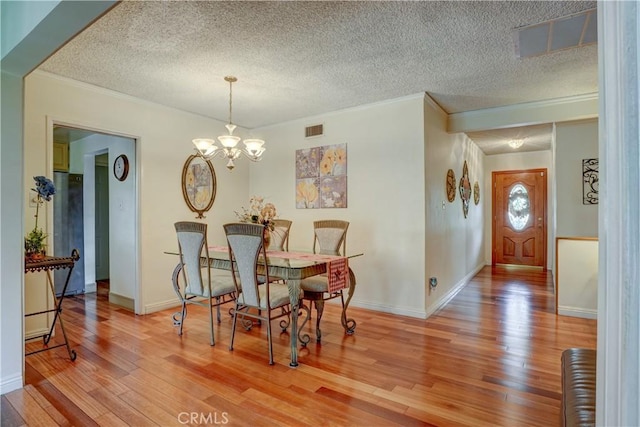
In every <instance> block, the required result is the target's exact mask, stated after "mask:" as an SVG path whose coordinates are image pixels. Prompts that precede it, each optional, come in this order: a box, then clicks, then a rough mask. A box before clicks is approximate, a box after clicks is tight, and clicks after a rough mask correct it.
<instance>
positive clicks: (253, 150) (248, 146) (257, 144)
mask: <svg viewBox="0 0 640 427" xmlns="http://www.w3.org/2000/svg"><path fill="white" fill-rule="evenodd" d="M224 80H225V81H227V82H229V123H228V124H226V125H225V127H226V128H227V131H229V134H228V135H221V136H219V137H218V141H220V145H222V147H218V146H217V145H216V141H215V140H213V139H209V138H196V139H194V140H193V145H195V146H196V150H197V151H198V154H199V155H200V156H201V157H202V158H204V159H205V160H210V159H213V158H214V157H216V156H218V157H222V158H226V159H228V162H227V169H229V170H232V169H233V168H234V167H235V166H236V165H235V164H234V163H233V161H234V160H235V159H237V158H238V157H240V154H244V155H245V156H247V157H248V158H249V160H251V161H254V162H257V161H259V160H261V159H262V153H264V151H265V150H266V148H265V147H264V141H263V140H261V139H245V140H244V141H243V142H244V148H237V147H236V145H238V142H240V139H241V138H240V137H239V136H235V135H233V131H234V130H235V128H236V125H234V124H233V121H232V120H231V111H232V105H233V104H232V99H233V97H232V94H233V93H232V89H231V88H232V85H233V83H235V82H237V81H238V79H237V78H235V77H233V76H227V77H225V78H224Z"/></svg>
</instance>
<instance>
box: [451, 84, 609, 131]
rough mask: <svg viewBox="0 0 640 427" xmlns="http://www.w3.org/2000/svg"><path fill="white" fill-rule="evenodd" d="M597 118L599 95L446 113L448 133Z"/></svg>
mask: <svg viewBox="0 0 640 427" xmlns="http://www.w3.org/2000/svg"><path fill="white" fill-rule="evenodd" d="M597 117H598V94H597V93H589V94H586V95H578V96H570V97H565V98H555V99H548V100H544V101H534V102H527V103H522V104H514V105H507V106H503V107H494V108H485V109H482V110H474V111H466V112H462V113H453V114H449V119H448V121H447V132H449V133H458V132H473V131H483V130H490V129H504V128H511V127H518V126H531V125H539V124H544V123H558V122H567V121H572V120H585V119H592V118H597Z"/></svg>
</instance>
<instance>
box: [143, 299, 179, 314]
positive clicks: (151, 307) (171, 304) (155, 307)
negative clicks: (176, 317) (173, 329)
mask: <svg viewBox="0 0 640 427" xmlns="http://www.w3.org/2000/svg"><path fill="white" fill-rule="evenodd" d="M175 307H180V301H179V300H178V299H177V298H175V299H171V300H168V301H161V302H156V303H153V304H147V305H145V306H144V310H143V312H142V314H151V313H155V312H156V311H163V310H168V309H170V308H175Z"/></svg>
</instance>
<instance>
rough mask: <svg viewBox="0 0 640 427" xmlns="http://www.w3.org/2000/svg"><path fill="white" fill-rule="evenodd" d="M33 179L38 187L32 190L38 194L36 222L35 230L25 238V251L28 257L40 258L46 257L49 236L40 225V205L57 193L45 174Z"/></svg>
mask: <svg viewBox="0 0 640 427" xmlns="http://www.w3.org/2000/svg"><path fill="white" fill-rule="evenodd" d="M33 179H34V181H35V182H36V188H32V189H31V190H32V191H35V192H36V194H37V196H36V214H35V218H36V224H35V226H34V227H33V230H31V231H30V232H29V234H27V236H26V237H25V238H24V252H25V256H26V257H27V258H30V259H38V258H44V254H45V244H44V240H45V239H46V238H47V235H46V234H45V233H44V232H43V231H42V228H39V227H38V215H39V213H40V205H41V204H43V203H44V202H45V201H47V202H48V201H50V200H51V196H53V195H54V194H56V186H55V185H54V184H53V182H52V181H51V180H50V179H48V178H45V177H44V176H34V177H33Z"/></svg>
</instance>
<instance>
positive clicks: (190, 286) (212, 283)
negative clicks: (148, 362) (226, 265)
mask: <svg viewBox="0 0 640 427" xmlns="http://www.w3.org/2000/svg"><path fill="white" fill-rule="evenodd" d="M174 226H175V229H176V234H177V236H178V248H179V253H180V263H179V264H178V267H176V269H175V270H174V272H173V284H174V288H175V291H176V293H177V294H178V296H179V298H180V302H181V303H182V310H181V311H180V312H177V313H175V314H174V315H173V323H174V325H176V326H179V327H180V328H179V331H178V335H182V328H183V326H184V320H185V318H186V317H187V304H196V305H200V306H205V307H209V328H210V331H211V345H215V337H214V333H213V307H216V309H217V320H218V323H220V306H221V305H222V304H225V303H227V302H231V301H233V300H235V298H236V287H235V285H234V282H233V278H232V277H231V274H230V273H228V272H224V271H222V270H215V274H214V272H213V270H214V269H213V268H211V266H210V258H209V249H208V245H207V224H204V223H200V222H191V221H181V222H176V223H175V224H174ZM203 272H204V273H205V274H203ZM180 278H182V282H183V286H182V287H181V286H180Z"/></svg>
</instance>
